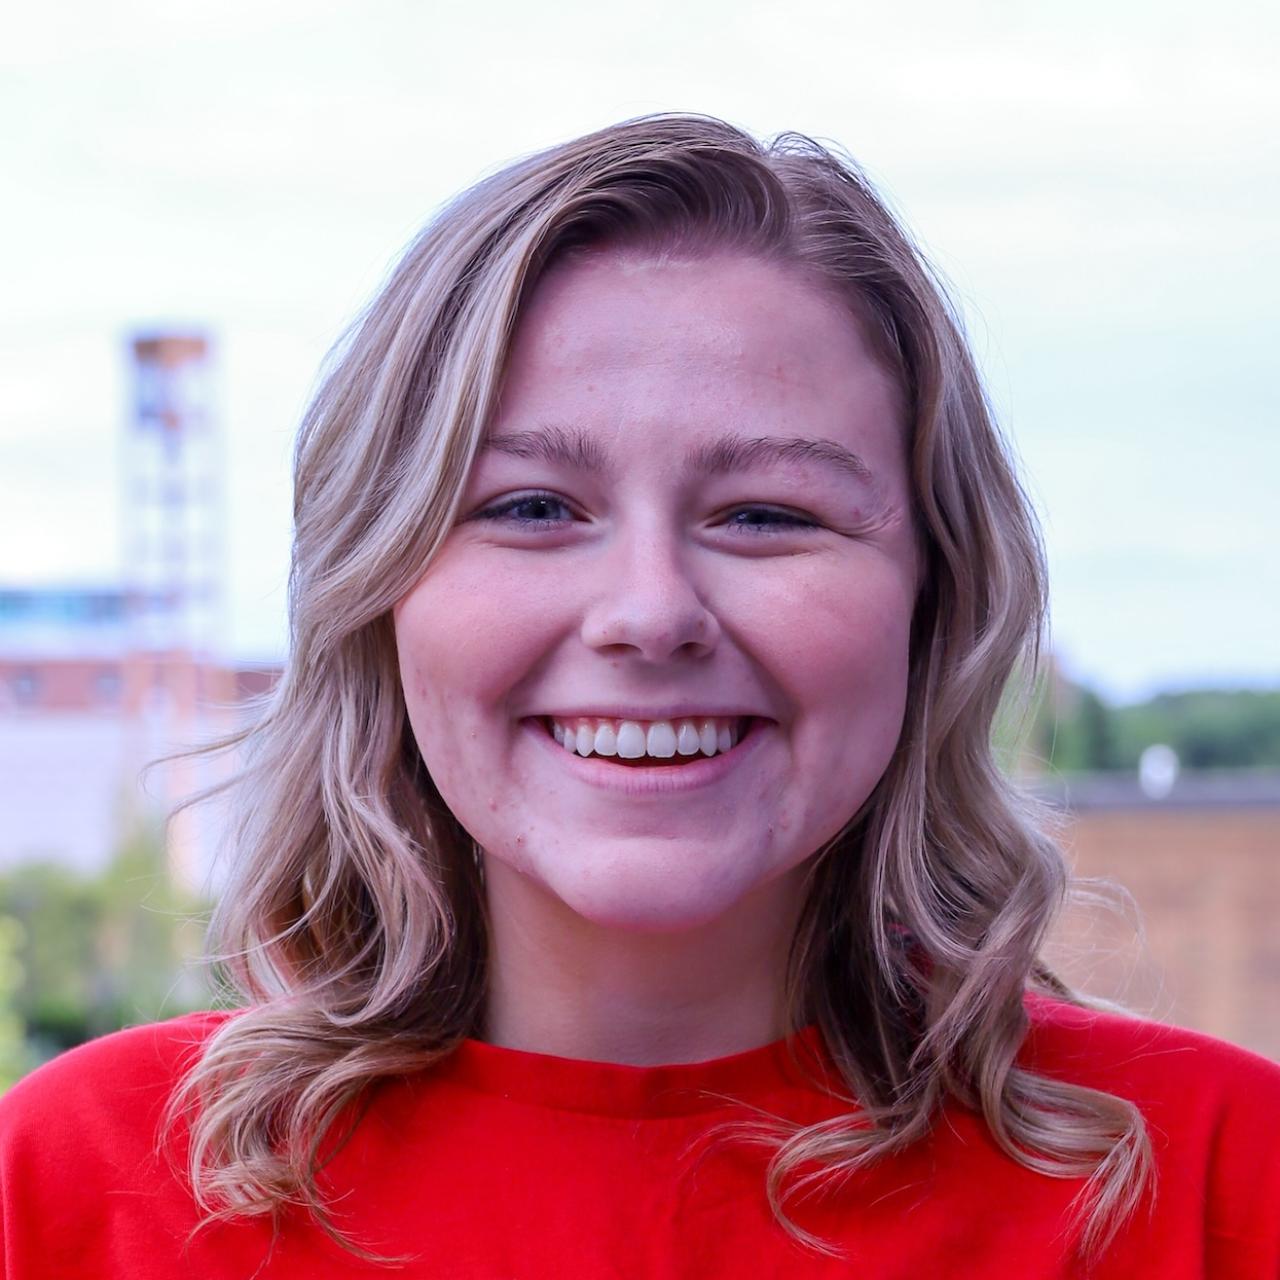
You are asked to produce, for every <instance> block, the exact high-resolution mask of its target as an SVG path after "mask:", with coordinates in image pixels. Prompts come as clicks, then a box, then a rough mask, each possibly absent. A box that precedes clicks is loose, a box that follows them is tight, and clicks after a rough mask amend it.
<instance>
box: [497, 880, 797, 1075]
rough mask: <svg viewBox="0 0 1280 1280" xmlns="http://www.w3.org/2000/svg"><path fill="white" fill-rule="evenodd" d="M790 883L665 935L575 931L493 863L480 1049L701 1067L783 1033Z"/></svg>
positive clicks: (585, 925) (791, 920) (589, 928)
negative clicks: (698, 1064) (489, 1047)
mask: <svg viewBox="0 0 1280 1280" xmlns="http://www.w3.org/2000/svg"><path fill="white" fill-rule="evenodd" d="M801 882H802V877H801V876H800V875H799V874H796V873H794V872H793V873H789V874H788V877H787V878H786V879H785V880H783V881H780V882H775V883H773V884H770V885H767V886H764V887H763V888H762V889H760V890H758V891H757V892H756V893H754V894H752V895H749V896H748V897H747V898H744V899H742V900H741V901H740V902H738V903H736V904H735V906H734V907H733V908H732V909H731V910H730V911H729V912H726V913H725V914H724V915H723V916H720V917H718V918H717V919H715V920H714V921H711V922H709V923H706V924H702V925H698V926H696V927H693V928H688V929H681V930H676V931H670V932H657V931H645V930H636V929H628V930H622V929H611V928H609V927H608V926H606V925H601V924H598V923H596V922H593V921H590V920H586V919H584V918H583V917H581V916H579V915H577V914H576V913H575V912H573V911H571V910H570V909H569V908H568V907H567V906H565V904H564V903H563V902H561V901H560V900H559V899H556V898H554V897H552V896H551V895H550V894H548V893H547V892H546V891H545V890H544V889H542V888H540V887H539V886H536V885H534V884H533V883H532V882H531V881H529V880H528V879H527V878H526V877H524V876H522V875H521V874H520V873H519V872H516V871H512V870H511V869H510V868H509V867H506V866H504V865H502V864H500V863H498V861H497V860H496V859H489V860H488V865H487V866H486V893H487V896H488V902H489V919H490V922H491V923H490V937H489V987H488V997H487V1003H486V1008H485V1029H484V1038H485V1039H486V1040H487V1041H489V1043H491V1044H496V1045H502V1046H504V1047H506V1048H512V1049H523V1050H526V1051H528V1052H532V1053H547V1054H554V1055H555V1056H557V1057H564V1058H580V1059H586V1060H590V1061H596V1062H617V1063H629V1064H632V1065H636V1066H648V1065H655V1064H660V1063H675V1062H703V1061H708V1060H710V1059H712V1058H720V1057H726V1056H728V1055H729V1054H733V1053H740V1052H743V1051H745V1050H747V1049H754V1048H758V1047H759V1046H760V1045H764V1044H768V1043H770V1042H771V1041H773V1040H778V1039H781V1038H782V1037H783V1036H784V1035H786V1034H787V1031H788V1030H789V1027H788V1025H787V1010H786V998H785V977H786V966H787V954H788V950H789V948H790V944H791V938H792V934H793V932H794V929H795V924H796V920H797V918H798V915H799V907H800V890H801Z"/></svg>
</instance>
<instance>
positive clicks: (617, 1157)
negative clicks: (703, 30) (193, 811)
mask: <svg viewBox="0 0 1280 1280" xmlns="http://www.w3.org/2000/svg"><path fill="white" fill-rule="evenodd" d="M295 515H296V542H295V550H294V565H293V576H292V597H291V598H292V645H291V651H290V657H289V663H288V666H287V669H286V671H285V674H284V677H283V679H282V681H281V682H280V685H279V687H278V688H277V690H276V691H275V693H274V694H273V695H272V697H271V700H270V701H269V703H268V704H267V705H266V706H265V707H264V709H263V711H262V715H261V717H260V719H259V720H258V721H257V723H256V724H255V725H254V727H253V728H252V729H251V730H249V731H248V732H247V733H246V734H245V735H243V742H242V744H241V745H242V746H243V749H244V751H245V753H246V759H247V766H246V769H245V772H244V775H243V778H242V780H241V783H240V786H239V790H238V794H239V796H240V808H239V820H238V824H237V826H236V830H235V841H236V853H237V863H236V872H235V878H234V880H233V882H232V883H231V884H230V886H229V887H228V888H227V889H226V891H225V892H224V894H223V898H222V903H221V906H220V909H219V918H218V920H217V922H216V923H217V935H216V936H217V938H218V939H219V945H220V948H221V952H222V955H223V957H224V961H223V963H224V966H225V969H226V972H227V973H228V974H229V975H230V976H231V978H232V979H233V980H234V982H235V983H236V985H237V987H238V988H239V990H240V992H241V994H242V996H243V1006H244V1007H243V1008H240V1009H237V1010H234V1011H229V1012H220V1013H216V1014H209V1015H200V1016H194V1017H189V1018H182V1019H178V1020H176V1021H172V1022H168V1023H164V1024H161V1025H158V1026H152V1027H143V1028H138V1029H134V1030H131V1031H126V1032H123V1033H120V1034H118V1035H115V1036H110V1037H107V1038H106V1039H104V1040H101V1041H98V1042H96V1043H94V1044H90V1045H88V1046H85V1047H83V1048H81V1049H79V1050H76V1051H74V1052H72V1053H70V1054H67V1055H65V1056H64V1057H63V1058H60V1059H58V1060H56V1061H55V1062H53V1063H51V1064H49V1065H48V1066H47V1067H45V1068H44V1069H42V1070H41V1071H39V1072H37V1073H35V1075H33V1076H32V1077H30V1078H29V1079H28V1080H26V1081H24V1082H23V1083H22V1084H20V1085H19V1086H18V1087H17V1088H16V1089H14V1090H13V1091H12V1092H11V1094H10V1095H9V1096H8V1097H7V1098H6V1099H5V1100H4V1103H3V1106H2V1107H0V1187H2V1196H3V1202H2V1207H3V1231H4V1251H3V1257H4V1265H5V1275H6V1276H7V1277H9V1278H10V1280H27V1278H29V1277H35V1276H76V1277H78V1276H102V1275H119V1276H129V1277H131V1280H143V1278H145V1277H172V1276H187V1275H196V1276H201V1277H209V1278H218V1280H221V1278H222V1277H227V1278H231V1277H236V1278H240V1277H244V1278H247V1277H250V1276H262V1277H281V1278H283V1277H303V1276H306V1277H313V1276H319V1275H324V1276H336V1275H343V1276H347V1275H350V1276H377V1275H383V1274H404V1275H412V1276H431V1277H499V1276H501V1277H550V1276H556V1277H561V1276H575V1277H576V1276H582V1277H604V1276H646V1277H647V1276H654V1277H667V1276H691V1277H704V1276H721V1275H723V1276H732V1277H742V1276H750V1277H756V1276H815V1277H819V1276H823V1277H825V1276H833V1277H834V1276H876V1277H886V1278H894V1280H907V1278H908V1277H911V1278H913V1280H915V1278H918V1277H922V1276H948V1277H991V1276H1019V1277H1044V1278H1048V1277H1065V1276H1069V1275H1077V1274H1079V1275H1083V1274H1093V1275H1096V1276H1100V1277H1132V1276H1135V1275H1152V1276H1159V1277H1161V1278H1162V1280H1185V1278H1190V1277H1204V1276H1214V1277H1228V1276H1230V1277H1237V1278H1245V1277H1250V1278H1252V1277H1256V1278H1257V1280H1262V1277H1270V1278H1274V1277H1275V1275H1276V1274H1277V1271H1278V1270H1280V1219H1278V1216H1277V1205H1278V1204H1280V1157H1278V1156H1277V1141H1276V1138H1277V1121H1280V1070H1278V1069H1277V1068H1275V1067H1274V1066H1273V1065H1272V1064H1270V1063H1268V1062H1265V1061H1264V1060H1262V1059H1260V1058H1257V1057H1254V1056H1252V1055H1250V1054H1247V1053H1245V1052H1243V1051H1241V1050H1237V1049H1235V1048H1232V1047H1231V1046H1228V1045H1225V1044H1221V1043H1218V1042H1215V1041H1212V1040H1209V1039H1206V1038H1204V1037H1202V1036H1197V1035H1194V1034H1191V1033H1188V1032H1183V1031H1178V1030H1173V1029H1168V1028H1164V1027H1160V1026H1157V1025H1155V1024H1152V1023H1148V1022H1144V1021H1140V1020H1135V1019H1131V1018H1128V1017H1122V1016H1118V1015H1114V1014H1110V1013H1104V1012H1101V1011H1098V1010H1095V1009H1093V1008H1092V1007H1090V1006H1089V1005H1088V1004H1086V1003H1085V1001H1084V1000H1083V999H1082V998H1081V997H1079V996H1076V995H1075V994H1073V993H1071V992H1069V991H1068V990H1066V989H1065V987H1064V986H1063V984H1062V983H1061V982H1059V981H1058V980H1057V979H1056V978H1055V977H1054V975H1053V974H1052V973H1051V972H1050V971H1049V970H1048V969H1047V968H1046V967H1045V966H1044V964H1043V963H1041V961H1040V960H1039V958H1038V951H1039V948H1040V946H1041V944H1042V941H1043V939H1044V937H1045V933H1046V930H1047V928H1048V927H1049V924H1050V922H1051V920H1052V919H1053V916H1054V912H1055V908H1056V907H1057V905H1058V903H1059V900H1060V898H1061V896H1062V893H1063V887H1064V871H1063V864H1062V860H1061V857H1060V855H1059V852H1058V850H1057V848H1056V847H1055V846H1054V844H1053V843H1052V842H1051V840H1050V839H1049V838H1048V837H1047V836H1046V835H1045V834H1044V833H1043V832H1042V830H1041V829H1040V828H1039V827H1038V826H1037V823H1036V819H1035V815H1034V812H1033V810H1032V809H1031V808H1030V807H1029V805H1028V804H1027V802H1026V801H1025V800H1024V799H1023V798H1022V797H1020V796H1019V795H1018V794H1017V792H1016V790H1015V789H1014V787H1013V786H1012V784H1011V783H1010V782H1009V781H1008V780H1007V779H1006V778H1005V777H1004V776H1003V775H1002V774H1001V772H1000V771H999V770H998V768H997V767H996V765H995V764H994V763H993V760H992V755H991V749H990V732H991V724H992V719H993V716H994V714H995V711H996V708H997V704H998V702H999V700H1000V697H1001V694H1002V691H1003V690H1004V689H1005V686H1006V683H1007V680H1008V678H1009V676H1010V673H1011V671H1013V670H1014V668H1015V664H1016V663H1017V662H1018V660H1019V658H1020V657H1022V656H1024V655H1028V654H1029V655H1031V656H1034V650H1035V643H1036V638H1037V635H1038V628H1039V625H1040V621H1041V614H1042V609H1043V605H1044V582H1043V569H1042V563H1041V556H1040V551H1039V546H1038V543H1037V539H1036V535H1035V530H1034V524H1033V521H1032V518H1031V515H1030V513H1029V511H1028V508H1027V504H1026V502H1025V500H1024V497H1023V495H1022V493H1021V491H1020V489H1019V486H1018V484H1017V481H1016V480H1015V478H1014V475H1013V473H1012V471H1011V468H1010V465H1009V462H1008V460H1007V459H1006V456H1005V453H1004V451H1003V449H1002V446H1001V442H1000V439H999V436H998V434H997V432H996V430H995V428H994V426H993V425H992V422H991V418H990V415H989V412H988V409H987V406H986V403H985V401H984V398H983V393H982V390H981V387H980V385H979V381H978V378H977V375H976V373H975V370H974V365H973V361H972V358H971V356H970V354H969V352H968V351H967V349H966V345H965V342H964V339H963V337H962V335H961V332H960V329H959V326H958V324H957V322H956V320H955V319H954V317H953V315H952V313H951V311H950V309H949V308H948V305H947V303H946V301H945V299H944V296H943V293H942V291H941V290H940V288H939V286H938V284H937V283H936V282H935V281H934V280H933V278H932V277H931V276H930V274H929V272H928V270H927V268H926V267H925V265H924V264H923V263H922V261H921V259H920V256H919V255H918V253H917V252H916V251H915V250H914V249H913V247H912V246H911V244H910V242H909V241H908V239H907V237H906V236H905V235H904V233H903V231H902V230H901V229H900V228H899V227H898V226H897V225H896V224H895V222H894V220H893V218H892V217H891V216H890V215H889V213H888V212H887V211H886V209H885V208H884V206H883V205H882V204H881V202H880V201H879V200H878V199H877V197H876V195H875V194H874V192H873V191H872V190H871V188H870V187H869V186H868V184H867V182H866V181H865V180H864V179H863V178H862V177H861V176H860V175H859V173H858V171H857V170H856V168H855V167H854V166H853V165H852V164H850V163H849V162H848V161H846V160H843V159H841V158H839V157H837V156H835V155H833V154H831V153H830V152H829V151H826V150H824V149H823V148H821V147H819V146H818V145H816V144H815V143H812V142H810V141H808V140H807V139H804V138H799V137H795V136H790V135H788V136H784V137H783V138H781V139H779V140H778V141H776V142H775V143H774V144H772V145H771V146H769V147H762V146H761V145H759V144H758V143H756V142H755V141H753V140H752V139H751V138H749V137H747V136H746V135H744V134H742V133H741V132H739V131H737V130H736V129H733V128H731V127H730V126H728V125H726V124H723V123H720V122H718V121H716V120H712V119H706V118H701V117H682V116H666V117H654V118H647V119H641V120H636V121H631V122H629V123H626V124H622V125H619V126H617V127H614V128H610V129H606V130H604V131H603V132H601V133H598V134H594V135H592V136H589V137H585V138H582V139H579V140H577V141H574V142H571V143H568V144H565V145H564V146H560V147H557V148H554V149H552V150H550V151H548V152H545V153H543V154H541V155H537V156H534V157H533V158H531V159H528V160H524V161H522V162H520V163H518V164H515V165H513V166H511V167H509V168H507V169H505V170H504V171H502V172H500V173H498V174H497V175H496V176H494V177H491V178H489V179H487V180H485V181H484V182H482V183H481V184H480V185H478V186H477V187H475V188H474V189H472V190H471V191H468V192H466V193H465V194H464V195H462V196H461V197H460V198H459V199H458V200H456V201H455V202H454V203H453V204H452V205H450V206H449V207H448V208H447V209H446V210H445V211H444V212H443V213H442V214H441V215H440V216H439V217H438V218H437V219H436V220H435V221H434V222H433V223H432V225H431V226H429V227H428V228H427V230H426V231H425V232H424V234H423V235H422V237H421V238H420V239H419V240H418V241H417V242H416V243H415V244H414V245H413V246H412V248H410V250H409V251H408V253H407V254H406V255H405V257H404V259H403V261H402V262H401V263H400V265H399V266H398V268H397V269H396V270H395V272H394V273H393V274H392V276H391V279H390V280H389V282H388V283H387V285H386V287H385V288H384V289H383V290H382V291H381V293H380V294H379V296H378V297H377V298H376V299H375V301H374V302H373V304H372V306H371V307H370V308H369V310H368V312H367V313H366V315H365V316H364V317H363V319H362V320H361V321H360V322H359V323H358V325H357V326H356V327H355V329H354V331H353V332H352V334H351V336H350V338H349V340H348V341H347V342H346V343H345V344H344V345H343V347H342V348H341V349H340V351H339V352H338V354H337V355H336V357H335V361H334V363H333V365H332V367H331V369H330V371H329V373H328V376H327V379H326V381H325V382H324V385H323V388H322V390H321V391H320V393H319V395H318V397H317V399H316V401H315V403H314V404H313V405H312V407H311V409H310V411H309V412H308V414H307V417H306V419H305V422H304V424H303V428H302V433H301V438H300V441H299V445H298V451H297V470H296V497H295Z"/></svg>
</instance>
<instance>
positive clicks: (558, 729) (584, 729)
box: [551, 717, 739, 760]
mask: <svg viewBox="0 0 1280 1280" xmlns="http://www.w3.org/2000/svg"><path fill="white" fill-rule="evenodd" d="M551 732H552V735H553V736H554V737H555V740H556V741H557V742H558V743H559V744H560V745H561V746H562V747H564V749H565V750H566V751H572V752H573V753H574V754H575V755H580V756H591V755H597V756H614V755H616V756H620V757H622V758H623V759H624V760H639V759H641V758H642V757H643V756H646V755H647V756H651V757H653V758H654V759H657V760H670V759H671V758H672V757H673V756H675V755H677V754H679V755H681V756H696V755H697V754H698V753H699V752H701V753H702V754H703V755H704V756H713V755H715V754H716V753H717V752H723V751H728V750H730V749H731V748H732V747H733V746H735V745H736V743H737V741H738V737H739V729H738V721H736V720H727V719H724V718H722V719H719V720H716V719H711V718H707V719H704V720H696V721H695V720H677V721H675V722H674V723H673V722H672V721H670V720H655V721H653V722H652V723H649V724H647V725H646V724H642V723H640V722H639V721H636V720H622V721H611V720H599V719H597V718H595V717H591V718H589V719H585V720H574V721H570V722H561V721H558V720H554V719H553V720H552V721H551Z"/></svg>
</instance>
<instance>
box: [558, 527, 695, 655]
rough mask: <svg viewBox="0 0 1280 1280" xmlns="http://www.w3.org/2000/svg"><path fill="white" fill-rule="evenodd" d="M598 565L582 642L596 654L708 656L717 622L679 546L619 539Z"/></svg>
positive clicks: (653, 538)
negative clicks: (594, 650)
mask: <svg viewBox="0 0 1280 1280" xmlns="http://www.w3.org/2000/svg"><path fill="white" fill-rule="evenodd" d="M612 550H613V552H614V554H613V555H611V556H607V557H605V558H604V559H603V560H602V562H601V564H600V565H599V570H600V577H601V582H600V585H599V588H598V590H597V591H596V592H595V594H594V595H593V597H592V600H591V604H590V605H589V607H588V608H587V610H586V612H585V614H584V616H583V620H582V630H581V635H582V639H583V642H584V643H585V644H587V645H589V646H590V647H591V648H593V649H597V650H600V651H602V652H608V651H609V650H617V651H619V652H621V651H624V650H632V651H634V653H635V654H637V655H638V656H640V657H642V658H644V659H646V660H647V661H649V662H654V663H658V662H667V661H669V660H670V659H671V658H672V657H673V656H675V655H677V654H680V653H681V652H682V651H684V652H687V654H688V655H689V656H691V657H704V656H706V655H707V654H710V653H711V652H712V651H713V650H714V649H715V647H716V644H717V643H718V642H719V639H720V623H719V622H718V621H717V619H716V616H715V613H714V612H713V611H712V610H711V609H710V608H708V606H707V604H706V603H705V601H704V599H703V597H702V595H701V594H700V592H699V590H698V588H697V585H696V584H695V582H694V581H693V579H692V577H691V575H690V573H689V570H688V567H687V565H686V564H685V563H684V561H683V557H682V556H681V555H680V551H679V548H678V547H677V546H675V545H673V543H672V540H671V539H669V538H663V537H661V536H660V535H653V536H649V537H635V538H631V539H622V540H620V541H619V543H618V544H616V545H615V546H614V548H613V549H612Z"/></svg>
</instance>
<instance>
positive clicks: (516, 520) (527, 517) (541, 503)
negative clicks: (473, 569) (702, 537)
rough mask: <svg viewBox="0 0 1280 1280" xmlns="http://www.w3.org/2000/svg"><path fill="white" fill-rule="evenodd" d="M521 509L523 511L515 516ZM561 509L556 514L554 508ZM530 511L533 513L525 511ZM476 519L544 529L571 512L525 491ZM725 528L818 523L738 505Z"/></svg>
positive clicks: (548, 496) (756, 529) (764, 530)
mask: <svg viewBox="0 0 1280 1280" xmlns="http://www.w3.org/2000/svg"><path fill="white" fill-rule="evenodd" d="M521 508H523V509H524V510H525V512H526V514H524V515H519V514H517V512H519V511H520V510H521ZM557 508H558V509H559V510H560V511H561V512H563V513H564V514H563V515H559V516H557V515H556V514H555V511H556V509H557ZM529 513H533V514H529ZM474 518H475V519H476V520H501V521H504V522H506V523H508V524H516V525H523V526H525V527H526V528H531V527H534V526H541V527H543V528H548V527H551V526H554V525H558V524H563V523H565V522H566V520H572V519H573V515H572V513H571V512H570V510H569V506H568V504H567V503H566V502H565V501H564V499H563V498H557V497H556V496H555V494H553V493H526V494H520V495H518V496H516V497H514V498H505V499H504V500H503V501H501V502H495V503H494V504H493V505H492V506H490V507H485V508H484V510H483V511H477V512H476V514H475V517H474ZM725 527H726V528H728V529H731V530H733V531H734V532H735V533H739V534H741V533H746V534H751V535H755V534H769V533H782V532H790V531H792V530H806V529H817V528H818V525H817V524H816V523H815V522H814V521H812V520H808V519H806V518H805V517H804V516H799V515H796V514H795V513H793V512H790V511H780V510H778V509H776V508H774V507H739V508H737V509H736V510H735V511H733V512H732V513H731V514H730V516H729V518H728V519H727V520H726V521H725Z"/></svg>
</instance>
